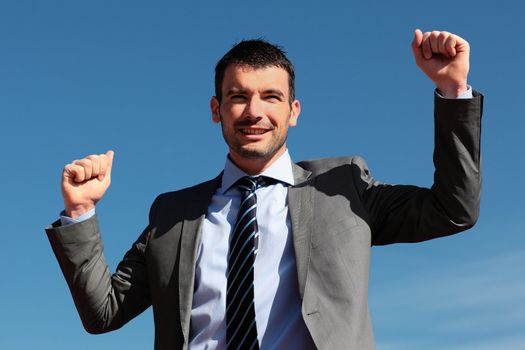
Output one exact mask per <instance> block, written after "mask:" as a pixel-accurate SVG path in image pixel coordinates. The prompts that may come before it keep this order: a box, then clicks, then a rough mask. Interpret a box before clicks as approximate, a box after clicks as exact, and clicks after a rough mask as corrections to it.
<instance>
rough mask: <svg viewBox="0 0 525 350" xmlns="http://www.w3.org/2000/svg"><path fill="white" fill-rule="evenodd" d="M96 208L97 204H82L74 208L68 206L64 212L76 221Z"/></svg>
mask: <svg viewBox="0 0 525 350" xmlns="http://www.w3.org/2000/svg"><path fill="white" fill-rule="evenodd" d="M94 208H95V204H87V203H86V204H80V205H74V206H68V205H66V206H65V208H64V212H65V214H66V215H67V216H69V217H70V218H72V219H76V218H78V217H80V216H82V215H84V214H85V213H87V212H88V211H90V210H92V209H94Z"/></svg>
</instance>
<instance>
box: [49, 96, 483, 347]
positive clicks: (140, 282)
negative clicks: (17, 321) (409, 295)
mask: <svg viewBox="0 0 525 350" xmlns="http://www.w3.org/2000/svg"><path fill="white" fill-rule="evenodd" d="M481 111H482V96H481V95H479V94H477V93H475V97H474V98H473V99H471V100H443V99H440V98H438V97H436V104H435V151H434V163H435V168H436V171H435V174H434V185H433V186H432V187H431V188H430V189H427V188H419V187H415V186H399V185H396V186H393V185H387V184H381V183H379V182H377V181H375V180H374V179H373V178H372V176H371V175H370V172H369V170H368V168H367V165H366V164H365V162H364V161H363V160H362V159H361V158H359V157H344V158H328V159H320V160H314V161H304V162H300V163H298V164H296V165H294V167H293V171H294V177H295V185H294V186H292V187H290V188H289V192H288V203H289V210H290V217H291V222H292V234H293V242H294V248H295V255H296V265H297V272H298V281H297V283H298V285H299V291H300V295H301V298H302V315H303V318H304V321H305V323H306V326H307V327H308V330H309V332H310V334H311V336H312V339H313V340H314V342H315V344H316V346H317V347H318V348H319V349H358V350H363V349H374V348H375V346H374V340H373V335H372V327H371V322H370V317H369V311H368V300H367V294H368V273H369V263H370V250H371V249H370V247H371V246H372V245H383V244H390V243H396V242H419V241H424V240H429V239H433V238H436V237H441V236H445V235H450V234H453V233H456V232H460V231H463V230H465V229H468V228H469V227H471V226H472V225H474V223H475V221H476V220H477V217H478V212H479V199H480V191H481V173H480V155H479V151H480V148H479V145H480V127H481V126H480V124H481ZM219 185H220V176H219V177H217V178H215V179H213V180H211V181H208V182H205V183H202V184H199V185H196V186H194V187H191V188H186V189H183V190H180V191H176V192H171V193H165V194H162V195H160V196H159V197H158V198H157V199H156V200H155V202H154V203H153V205H152V207H151V211H150V216H149V225H148V226H147V228H146V229H145V230H144V232H143V233H142V234H141V235H140V237H139V238H138V240H137V241H136V242H135V243H134V244H133V246H132V248H131V249H130V250H129V251H128V252H127V253H126V255H125V257H124V259H123V260H122V261H121V262H120V263H119V265H118V267H117V271H116V272H115V273H114V274H113V275H111V274H110V272H109V270H108V267H107V265H106V262H105V259H104V255H103V247H102V241H101V237H100V231H99V226H98V221H97V219H96V217H93V218H91V219H89V220H87V221H85V222H82V223H78V224H74V225H70V226H63V227H61V226H60V224H59V222H55V223H54V224H53V225H52V227H49V228H48V229H46V231H47V234H48V237H49V240H50V242H51V245H52V247H53V250H54V252H55V254H56V257H57V259H58V261H59V263H60V267H61V269H62V271H63V273H64V276H65V278H66V281H67V283H68V285H69V288H70V290H71V293H72V295H73V298H74V301H75V305H76V307H77V309H78V312H79V314H80V317H81V319H82V322H83V324H84V327H85V328H86V330H87V331H88V332H90V333H101V332H107V331H111V330H114V329H117V328H119V327H121V326H122V325H124V324H125V323H126V322H128V321H129V320H130V319H132V318H133V317H135V316H136V315H138V314H140V313H141V312H142V311H144V310H145V309H146V308H148V307H149V306H150V305H152V306H153V313H154V320H155V349H156V350H168V349H169V350H174V349H186V348H187V346H188V341H189V329H190V314H191V307H192V296H193V286H194V276H195V261H196V255H197V250H198V247H199V240H200V231H201V230H200V228H201V225H202V222H203V219H204V216H205V214H206V210H207V207H208V204H209V202H210V199H211V197H212V195H213V193H214V191H215V189H216V188H217V187H218V186H219Z"/></svg>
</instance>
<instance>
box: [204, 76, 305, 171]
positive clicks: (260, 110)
mask: <svg viewBox="0 0 525 350" xmlns="http://www.w3.org/2000/svg"><path fill="white" fill-rule="evenodd" d="M222 96H223V99H222V101H221V103H219V101H218V100H217V98H216V97H212V98H211V101H210V108H211V112H212V120H213V122H215V123H220V124H221V127H222V134H223V136H224V140H225V141H226V143H227V144H228V147H229V156H230V159H231V160H232V161H233V162H234V163H235V164H236V165H237V166H238V167H239V168H241V169H242V170H244V171H245V172H246V173H248V174H251V175H255V174H259V173H261V172H263V171H264V170H265V169H266V168H268V167H269V166H270V165H271V164H272V163H273V162H274V161H275V160H276V159H277V158H279V157H280V156H281V154H283V153H284V152H285V151H286V136H287V135H288V127H289V126H295V125H296V124H297V118H298V117H299V113H300V111H301V105H300V103H299V101H298V100H295V101H293V102H292V103H290V102H289V101H290V100H289V86H288V73H287V72H286V71H285V70H284V69H282V68H278V67H267V68H262V69H253V68H250V67H242V66H229V67H228V68H226V71H225V74H224V82H223V84H222Z"/></svg>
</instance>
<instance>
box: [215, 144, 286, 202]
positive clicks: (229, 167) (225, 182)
mask: <svg viewBox="0 0 525 350" xmlns="http://www.w3.org/2000/svg"><path fill="white" fill-rule="evenodd" d="M259 175H262V176H267V177H271V178H272V179H275V180H277V181H279V182H284V183H285V184H288V185H293V184H294V177H293V172H292V159H291V158H290V154H289V153H288V150H286V151H285V152H284V153H283V154H282V155H281V156H280V157H279V158H277V160H276V161H275V162H273V164H272V165H270V167H268V168H267V169H266V170H265V171H263V172H262V173H261V174H259ZM243 176H248V174H246V173H245V172H244V171H242V170H241V169H240V168H239V167H238V166H237V165H235V164H234V163H233V162H232V161H231V160H230V157H226V164H225V165H224V172H223V174H222V182H221V187H220V188H219V189H218V190H217V192H219V193H224V192H226V191H227V190H228V189H229V188H230V187H231V186H232V185H233V184H234V183H235V182H236V181H237V180H239V179H240V178H241V177H243Z"/></svg>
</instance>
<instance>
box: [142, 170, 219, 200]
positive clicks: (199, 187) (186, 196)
mask: <svg viewBox="0 0 525 350" xmlns="http://www.w3.org/2000/svg"><path fill="white" fill-rule="evenodd" d="M221 176H222V173H221V174H220V175H219V176H217V177H216V178H214V179H211V180H208V181H204V182H201V183H199V184H196V185H193V186H190V187H186V188H182V189H180V190H175V191H170V192H164V193H161V194H159V195H158V196H157V198H155V200H154V201H153V205H152V207H154V206H160V207H163V206H171V205H172V204H173V203H174V202H175V203H187V202H186V201H188V200H192V199H195V198H197V197H200V196H202V195H203V194H205V193H206V194H209V193H210V192H214V191H215V189H216V188H217V187H219V185H220V180H221Z"/></svg>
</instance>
